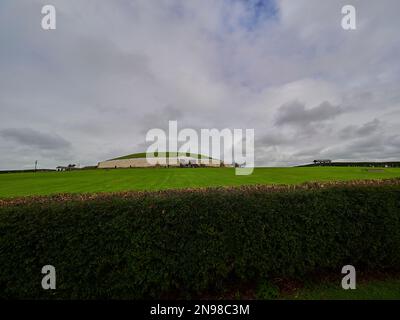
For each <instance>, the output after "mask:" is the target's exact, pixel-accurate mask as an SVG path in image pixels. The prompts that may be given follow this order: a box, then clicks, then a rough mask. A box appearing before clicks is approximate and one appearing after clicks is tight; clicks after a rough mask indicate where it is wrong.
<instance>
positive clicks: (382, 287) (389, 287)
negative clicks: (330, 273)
mask: <svg viewBox="0 0 400 320" xmlns="http://www.w3.org/2000/svg"><path fill="white" fill-rule="evenodd" d="M283 299H290V300H292V299H294V300H399V299H400V279H398V278H394V279H386V280H370V281H365V282H361V283H359V284H357V286H356V289H355V290H350V289H349V290H344V289H342V288H341V285H340V282H339V281H338V283H336V284H333V283H331V284H324V285H321V284H320V285H311V286H308V287H306V288H303V289H300V290H298V291H297V292H296V293H294V294H291V295H287V296H284V297H283Z"/></svg>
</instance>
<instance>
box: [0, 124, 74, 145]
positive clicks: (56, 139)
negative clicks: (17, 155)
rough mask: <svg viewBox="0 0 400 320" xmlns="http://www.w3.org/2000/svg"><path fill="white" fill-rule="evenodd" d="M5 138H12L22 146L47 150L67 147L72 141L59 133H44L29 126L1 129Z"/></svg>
mask: <svg viewBox="0 0 400 320" xmlns="http://www.w3.org/2000/svg"><path fill="white" fill-rule="evenodd" d="M0 136H2V137H3V139H6V140H11V141H13V142H16V143H17V144H19V145H22V146H28V147H33V148H42V149H45V150H58V149H65V148H69V147H70V146H71V143H70V142H69V141H67V140H65V139H64V138H62V137H60V136H59V135H57V134H50V133H43V132H39V131H36V130H33V129H29V128H21V129H17V128H9V129H2V130H0Z"/></svg>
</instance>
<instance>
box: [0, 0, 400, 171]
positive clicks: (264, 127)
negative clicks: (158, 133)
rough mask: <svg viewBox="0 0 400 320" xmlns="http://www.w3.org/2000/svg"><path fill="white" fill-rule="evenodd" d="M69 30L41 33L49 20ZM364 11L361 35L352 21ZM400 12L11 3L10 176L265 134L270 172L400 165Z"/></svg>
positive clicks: (261, 150) (261, 161)
mask: <svg viewBox="0 0 400 320" xmlns="http://www.w3.org/2000/svg"><path fill="white" fill-rule="evenodd" d="M45 4H53V5H54V6H55V7H56V9H57V29H56V30H54V31H44V30H42V28H41V19H42V14H41V8H42V6H43V5H45ZM345 4H352V5H354V6H355V7H356V9H357V30H353V31H346V30H343V29H342V27H341V18H342V14H341V8H342V6H343V5H345ZM399 12H400V1H398V0H383V1H382V0H379V1H378V0H369V1H367V0H363V1H361V0H359V1H355V0H353V1H352V0H346V1H341V0H337V1H336V0H330V1H321V0H280V1H279V0H276V1H255V0H254V1H250V0H249V1H242V0H136V1H135V0H113V1H108V0H85V1H80V0H46V1H41V0H29V1H28V0H1V1H0V169H23V168H32V167H33V165H34V161H35V160H38V161H39V165H40V167H55V166H57V165H65V164H69V163H77V164H81V165H92V164H97V162H98V161H101V160H106V159H109V158H113V157H117V156H121V155H125V154H128V153H133V152H140V151H145V149H146V144H145V135H146V132H147V131H148V130H149V129H152V128H165V127H167V125H168V120H177V121H178V126H179V128H181V129H183V128H184V127H190V128H195V129H200V128H217V129H223V128H231V129H234V128H238V129H247V128H254V129H255V139H256V144H255V148H256V154H255V157H256V163H257V165H268V166H287V165H294V164H302V163H307V162H309V161H312V160H313V159H315V158H328V159H334V160H400V60H399V58H400V37H399V30H400V19H399V17H398V15H399Z"/></svg>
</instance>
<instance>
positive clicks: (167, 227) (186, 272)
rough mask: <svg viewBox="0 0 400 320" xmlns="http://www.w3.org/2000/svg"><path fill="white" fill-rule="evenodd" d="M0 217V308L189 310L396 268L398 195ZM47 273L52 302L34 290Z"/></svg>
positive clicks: (168, 204)
mask: <svg viewBox="0 0 400 320" xmlns="http://www.w3.org/2000/svg"><path fill="white" fill-rule="evenodd" d="M306 189H307V188H304V189H299V190H294V191H289V190H286V191H285V190H281V191H279V192H269V191H268V190H267V189H265V188H262V187H246V188H237V189H235V188H233V189H224V188H222V189H209V190H201V191H189V192H161V193H141V194H137V196H131V197H122V196H118V195H114V196H108V197H97V198H93V199H87V200H77V199H75V200H74V199H70V200H69V201H48V202H46V201H45V202H34V201H31V202H29V201H24V202H22V203H18V202H17V203H15V204H6V205H2V206H0V266H1V267H0V297H1V298H34V299H36V298H46V299H47V298H56V299H99V298H104V299H108V298H124V299H125V298H126V299H132V298H133V299H144V298H162V297H168V296H174V297H183V298H189V297H191V296H193V295H196V294H198V293H201V292H207V291H209V290H213V289H216V290H218V289H221V288H222V287H223V286H224V283H226V281H242V280H243V281H257V279H265V278H266V277H293V276H296V277H302V276H305V275H307V274H309V273H313V272H322V271H334V272H337V273H339V274H340V271H341V268H342V266H343V265H345V264H352V265H354V266H355V267H356V268H357V270H360V269H364V270H379V271H382V270H384V269H395V270H399V269H400V268H399V267H400V185H398V183H395V184H393V185H390V184H387V185H379V186H375V185H370V186H368V185H367V186H365V185H363V186H354V185H353V186H336V187H329V188H322V189H321V188H316V189H315V190H313V189H311V190H306ZM47 264H50V265H54V266H55V268H56V272H57V290H49V291H45V290H43V289H42V288H41V280H42V277H43V275H42V274H41V268H42V266H44V265H47Z"/></svg>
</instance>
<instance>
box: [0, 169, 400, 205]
mask: <svg viewBox="0 0 400 320" xmlns="http://www.w3.org/2000/svg"><path fill="white" fill-rule="evenodd" d="M393 177H400V168H390V169H384V172H368V171H367V170H366V169H365V168H351V167H349V168H346V167H298V168H256V169H255V170H254V172H253V174H252V175H250V176H236V175H235V171H234V169H233V168H196V169H186V168H182V169H181V168H174V169H172V168H169V169H166V168H159V169H112V170H83V171H72V172H37V173H10V174H0V198H9V197H17V196H28V195H48V194H55V193H91V192H110V191H128V190H160V189H175V188H193V187H207V186H238V185H251V184H298V183H302V182H307V181H332V180H356V179H382V178H393Z"/></svg>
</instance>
